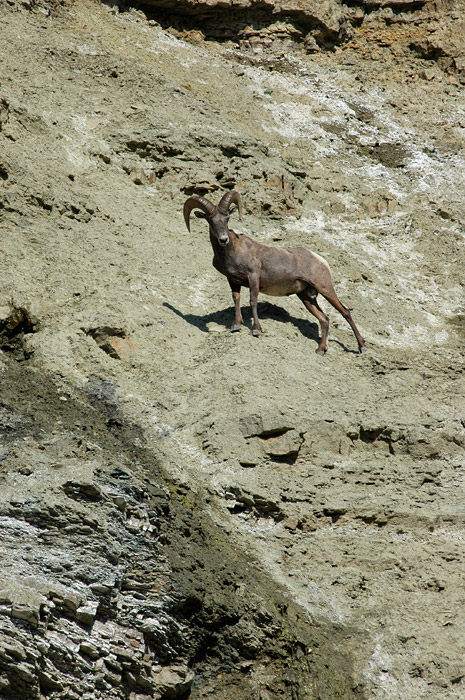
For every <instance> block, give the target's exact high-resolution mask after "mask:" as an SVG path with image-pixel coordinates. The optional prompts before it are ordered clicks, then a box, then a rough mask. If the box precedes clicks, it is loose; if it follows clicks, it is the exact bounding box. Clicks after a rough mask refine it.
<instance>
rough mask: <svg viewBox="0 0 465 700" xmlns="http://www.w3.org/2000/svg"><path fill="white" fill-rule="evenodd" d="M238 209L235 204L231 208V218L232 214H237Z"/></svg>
mask: <svg viewBox="0 0 465 700" xmlns="http://www.w3.org/2000/svg"><path fill="white" fill-rule="evenodd" d="M237 209H238V207H236V205H235V204H234V205H233V206H232V207H231V209H230V210H229V215H230V216H231V214H235V213H236V211H237Z"/></svg>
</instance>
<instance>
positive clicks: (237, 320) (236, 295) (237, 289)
mask: <svg viewBox="0 0 465 700" xmlns="http://www.w3.org/2000/svg"><path fill="white" fill-rule="evenodd" d="M228 281H229V280H228ZM229 286H230V287H231V292H232V298H233V301H234V309H235V315H234V321H233V324H232V326H231V331H232V333H235V332H236V331H240V330H241V326H242V314H241V285H240V284H234V283H233V282H229Z"/></svg>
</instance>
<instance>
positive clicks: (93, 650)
mask: <svg viewBox="0 0 465 700" xmlns="http://www.w3.org/2000/svg"><path fill="white" fill-rule="evenodd" d="M79 651H80V652H81V654H86V656H90V658H91V659H98V658H99V656H101V649H98V648H97V647H96V646H95V644H93V643H92V642H90V641H89V640H84V641H83V642H81V644H80V646H79Z"/></svg>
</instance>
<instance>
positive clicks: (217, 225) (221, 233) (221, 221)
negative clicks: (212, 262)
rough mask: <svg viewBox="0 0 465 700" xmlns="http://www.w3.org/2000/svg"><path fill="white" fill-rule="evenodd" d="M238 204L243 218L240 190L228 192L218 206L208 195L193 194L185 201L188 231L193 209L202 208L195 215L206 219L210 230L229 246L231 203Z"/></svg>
mask: <svg viewBox="0 0 465 700" xmlns="http://www.w3.org/2000/svg"><path fill="white" fill-rule="evenodd" d="M233 204H235V205H237V208H238V209H239V218H240V219H241V218H242V202H241V197H240V195H239V192H236V191H234V190H233V191H231V192H226V194H224V195H223V197H222V198H221V201H220V202H219V204H218V206H215V205H214V204H212V202H210V200H208V199H206V197H201V196H199V195H195V194H194V195H193V196H192V197H189V199H187V200H186V201H185V203H184V221H185V222H186V226H187V229H188V231H190V215H191V212H192V210H193V209H200V210H201V211H199V212H195V215H196V216H198V217H201V218H203V219H206V220H207V221H208V223H209V225H210V232H211V233H212V235H213V236H214V237H215V238H216V240H217V241H218V243H219V244H220V245H221V246H223V247H224V246H227V245H228V243H229V226H228V222H229V217H230V215H231V213H232V211H231V205H233Z"/></svg>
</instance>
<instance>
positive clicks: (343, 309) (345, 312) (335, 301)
mask: <svg viewBox="0 0 465 700" xmlns="http://www.w3.org/2000/svg"><path fill="white" fill-rule="evenodd" d="M321 294H323V296H324V297H325V299H327V300H328V301H329V303H330V304H332V306H334V308H335V309H337V310H338V311H339V313H340V314H341V316H343V317H344V318H345V320H346V321H347V323H348V324H349V326H350V327H351V328H352V330H353V332H354V335H355V337H356V339H357V343H358V351H359V352H366V347H365V340H364V338H362V336H361V334H360V331H359V330H358V328H357V326H356V325H355V321H354V320H353V318H352V316H351V313H350V311H349V309H348V308H347V306H344V304H343V303H342V302H341V301H340V299H339V297H338V296H337V294H336V292H334V290H333V291H332V292H330V293H329V294H325V293H324V292H322V291H321Z"/></svg>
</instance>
